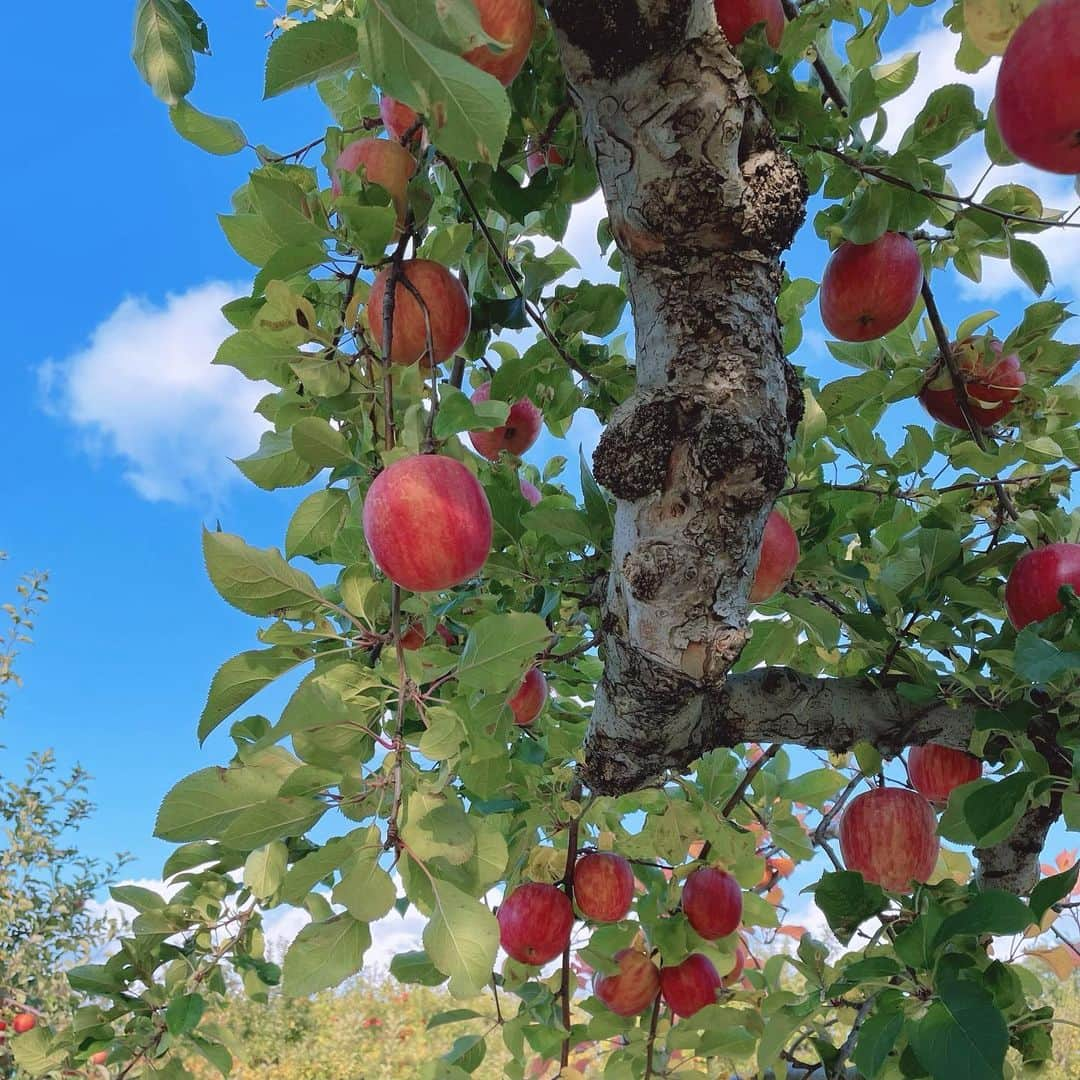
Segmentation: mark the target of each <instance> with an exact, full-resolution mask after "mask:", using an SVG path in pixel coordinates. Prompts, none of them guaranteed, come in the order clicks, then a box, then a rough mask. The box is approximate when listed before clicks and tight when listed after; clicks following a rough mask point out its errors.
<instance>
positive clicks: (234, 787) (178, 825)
mask: <svg viewBox="0 0 1080 1080" xmlns="http://www.w3.org/2000/svg"><path fill="white" fill-rule="evenodd" d="M281 779H282V777H281V774H280V772H278V771H276V770H275V769H273V768H270V767H261V768H260V767H259V766H256V765H234V766H232V767H231V768H228V769H221V768H216V767H213V768H209V769H200V770H199V771H198V772H196V773H192V774H191V775H190V776H187V777H185V778H184V779H183V780H181V781H180V782H179V783H178V784H176V785H174V786H173V788H172V789H171V790H170V791H169V793H168V794H167V795H166V796H165V798H164V800H163V801H162V804H161V808H160V809H159V810H158V815H157V821H156V823H155V826H154V835H155V836H157V837H160V838H161V839H162V840H171V841H173V842H175V843H185V842H187V841H188V840H213V839H217V838H218V837H219V836H220V834H221V833H222V832H224V830H225V829H226V828H227V827H228V825H229V824H230V822H232V821H233V820H234V819H235V818H236V817H237V816H238V815H239V814H241V813H242V812H243V811H245V810H248V809H250V808H251V807H253V806H258V805H260V804H261V803H264V802H266V801H267V800H268V799H272V798H273V797H274V795H275V794H276V793H277V790H278V788H279V787H280V786H281Z"/></svg>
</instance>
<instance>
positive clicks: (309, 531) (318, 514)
mask: <svg viewBox="0 0 1080 1080" xmlns="http://www.w3.org/2000/svg"><path fill="white" fill-rule="evenodd" d="M350 506H351V504H350V502H349V495H348V492H346V491H343V490H342V489H341V488H327V489H326V490H325V491H316V492H314V493H313V494H311V495H309V496H308V497H307V498H306V499H305V500H304V501H303V502H302V503H301V504H300V505H299V506H298V507H297V508H296V513H295V514H293V516H292V520H291V521H290V522H289V528H288V531H287V532H286V533H285V556H286V558H289V559H291V558H292V557H293V556H294V555H317V554H318V553H319V552H320V551H325V550H326V549H327V548H328V547H329V546H330V545H331V543H333V541H334V537H336V536H337V534H338V533H339V532H340V531H341V529H342V527H343V526H344V525H345V522H346V521H347V520H348V517H349V508H350Z"/></svg>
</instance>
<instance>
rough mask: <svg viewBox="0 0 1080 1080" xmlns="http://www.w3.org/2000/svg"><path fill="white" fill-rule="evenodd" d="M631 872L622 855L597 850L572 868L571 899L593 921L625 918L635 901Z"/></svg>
mask: <svg viewBox="0 0 1080 1080" xmlns="http://www.w3.org/2000/svg"><path fill="white" fill-rule="evenodd" d="M634 888H635V883H634V871H633V869H631V866H630V864H629V863H628V862H627V861H626V859H624V858H623V857H622V856H621V855H613V854H612V853H611V852H607V851H597V852H593V853H591V854H589V855H583V856H582V857H581V858H580V859H578V861H577V864H576V865H575V866H574V899H575V900H576V901H577V906H578V911H580V912H581V914H582V915H584V916H585V918H586V919H589V920H591V921H592V922H618V921H619V920H620V919H625V918H626V915H627V913H628V912H629V910H630V905H631V904H632V903H633V900H634Z"/></svg>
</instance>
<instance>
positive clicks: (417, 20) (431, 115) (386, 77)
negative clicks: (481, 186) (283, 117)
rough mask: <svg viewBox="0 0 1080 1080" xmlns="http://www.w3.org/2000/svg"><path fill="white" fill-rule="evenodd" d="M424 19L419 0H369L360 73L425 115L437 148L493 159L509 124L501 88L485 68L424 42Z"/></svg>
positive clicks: (474, 158) (460, 155) (467, 157)
mask: <svg viewBox="0 0 1080 1080" xmlns="http://www.w3.org/2000/svg"><path fill="white" fill-rule="evenodd" d="M425 18H428V19H430V6H429V5H425V4H424V3H422V2H421V0H369V3H368V5H367V11H366V12H365V15H364V19H363V21H362V22H361V25H360V35H359V37H360V55H361V57H362V64H363V68H364V71H365V72H366V73H367V74H368V75H369V76H370V77H371V78H372V80H373V81H374V82H375V83H377V84H378V85H379V86H381V87H382V89H383V91H384V92H385V93H388V94H390V95H391V96H392V97H394V98H396V99H397V100H398V101H402V102H404V103H405V104H406V105H410V106H411V107H412V108H414V109H416V110H417V111H418V112H420V113H422V114H423V115H424V116H425V117H427V118H428V134H429V136H430V138H431V141H432V142H433V143H434V144H435V145H436V146H437V147H438V148H439V149H440V150H442V151H444V152H445V153H447V154H448V155H450V156H451V157H454V158H458V159H460V160H462V161H486V162H492V163H494V162H497V161H498V160H499V154H500V152H501V151H502V145H503V142H504V140H505V139H506V132H507V129H508V127H509V124H510V101H509V99H508V98H507V96H506V91H505V90H504V89H503V88H502V86H501V85H500V84H499V82H498V80H496V79H495V78H493V77H492V76H491V75H489V74H487V72H484V71H481V70H480V69H479V68H476V67H474V66H473V65H472V64H470V63H468V62H466V61H465V60H463V59H462V58H461V57H460V56H459V55H457V54H456V53H454V52H450V51H448V50H447V49H446V48H440V47H439V46H438V45H436V44H433V43H432V40H430V38H429V39H427V40H425V37H423V36H421V33H420V32H419V29H420V28H421V27H424V20H425ZM425 29H426V27H425ZM428 33H431V31H430V30H428ZM448 44H449V43H448Z"/></svg>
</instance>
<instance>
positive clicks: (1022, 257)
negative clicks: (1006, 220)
mask: <svg viewBox="0 0 1080 1080" xmlns="http://www.w3.org/2000/svg"><path fill="white" fill-rule="evenodd" d="M1009 262H1010V263H1011V264H1012V268H1013V270H1015V271H1016V276H1017V277H1018V278H1019V279H1020V280H1021V281H1022V282H1023V283H1024V284H1025V285H1027V286H1028V288H1030V289H1031V291H1032V292H1033V293H1034V294H1035V295H1036V296H1042V294H1043V293H1044V292H1045V291H1046V286H1047V285H1049V284H1050V263H1049V262H1048V261H1047V259H1046V256H1045V255H1044V254H1043V252H1042V248H1040V247H1039V246H1038V245H1036V244H1033V243H1032V242H1031V241H1030V240H1018V239H1016V237H1010V238H1009Z"/></svg>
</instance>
